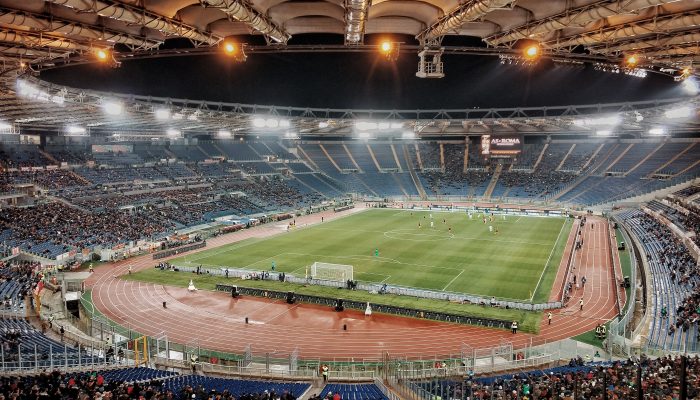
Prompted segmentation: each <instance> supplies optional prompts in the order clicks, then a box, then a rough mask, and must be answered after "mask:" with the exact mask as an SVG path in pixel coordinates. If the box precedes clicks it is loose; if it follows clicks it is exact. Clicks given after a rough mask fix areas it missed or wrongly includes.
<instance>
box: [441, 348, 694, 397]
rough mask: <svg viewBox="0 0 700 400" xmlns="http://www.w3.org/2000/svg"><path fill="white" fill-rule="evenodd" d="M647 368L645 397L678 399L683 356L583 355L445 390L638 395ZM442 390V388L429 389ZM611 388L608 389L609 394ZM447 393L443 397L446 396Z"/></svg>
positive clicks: (456, 393)
mask: <svg viewBox="0 0 700 400" xmlns="http://www.w3.org/2000/svg"><path fill="white" fill-rule="evenodd" d="M639 367H641V371H642V382H641V390H642V394H643V395H644V398H645V399H650V400H662V399H663V400H665V399H669V400H670V399H677V398H678V396H679V394H680V371H681V359H680V357H678V358H671V357H663V358H658V359H650V358H646V357H642V358H641V359H639V360H636V361H632V360H627V361H619V362H615V363H612V364H609V365H597V366H586V365H584V364H583V362H582V360H581V359H577V360H572V362H571V363H570V365H569V367H568V368H556V369H555V370H553V371H550V372H546V373H542V372H540V371H536V373H521V374H518V375H512V376H502V377H498V378H496V379H493V378H474V377H469V378H468V379H466V380H465V381H461V382H451V383H449V386H448V387H447V388H442V391H441V393H443V394H446V396H445V398H449V399H503V400H516V399H517V400H529V399H533V400H534V399H548V400H554V399H564V400H579V399H581V400H582V399H586V400H603V399H636V398H637V395H638V391H639V390H640V385H639V383H638V382H637V374H638V369H639ZM686 371H687V382H688V385H687V390H688V392H687V394H688V398H689V399H692V398H697V396H698V395H699V394H700V392H699V390H698V388H699V386H698V383H700V360H699V359H698V358H697V357H692V358H689V359H688V361H687V364H686ZM428 390H429V391H431V392H433V393H434V394H436V395H439V393H440V390H439V388H438V390H436V389H435V388H430V389H428ZM605 392H607V394H606V393H605ZM441 397H442V396H441Z"/></svg>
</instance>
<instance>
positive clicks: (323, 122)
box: [318, 121, 328, 129]
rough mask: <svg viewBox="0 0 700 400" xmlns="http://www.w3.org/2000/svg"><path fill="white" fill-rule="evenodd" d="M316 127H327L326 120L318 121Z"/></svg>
mask: <svg viewBox="0 0 700 400" xmlns="http://www.w3.org/2000/svg"><path fill="white" fill-rule="evenodd" d="M318 127H319V128H321V129H323V128H328V122H326V121H321V122H319V123H318Z"/></svg>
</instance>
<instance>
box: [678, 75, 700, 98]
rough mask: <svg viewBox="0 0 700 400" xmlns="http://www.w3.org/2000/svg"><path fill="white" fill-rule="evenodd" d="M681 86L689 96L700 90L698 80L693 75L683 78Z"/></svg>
mask: <svg viewBox="0 0 700 400" xmlns="http://www.w3.org/2000/svg"><path fill="white" fill-rule="evenodd" d="M681 88H683V91H684V92H685V93H687V94H689V95H691V96H695V95H696V94H698V92H699V91H700V87H699V86H698V81H697V80H696V79H695V78H693V77H689V78H686V79H684V80H683V82H681Z"/></svg>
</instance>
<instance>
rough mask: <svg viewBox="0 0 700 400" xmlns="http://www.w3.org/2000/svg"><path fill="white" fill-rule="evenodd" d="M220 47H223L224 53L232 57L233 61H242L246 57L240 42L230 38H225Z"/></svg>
mask: <svg viewBox="0 0 700 400" xmlns="http://www.w3.org/2000/svg"><path fill="white" fill-rule="evenodd" d="M222 48H223V49H224V54H226V55H227V56H228V57H231V58H233V59H234V60H235V61H238V62H243V61H245V60H246V58H247V56H246V54H245V51H244V50H243V45H242V44H240V43H236V42H234V41H232V40H226V41H224V44H223V45H222Z"/></svg>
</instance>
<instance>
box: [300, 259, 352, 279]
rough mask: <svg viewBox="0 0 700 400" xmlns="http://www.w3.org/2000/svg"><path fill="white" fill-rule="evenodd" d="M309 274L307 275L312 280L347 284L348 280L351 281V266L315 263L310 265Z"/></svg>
mask: <svg viewBox="0 0 700 400" xmlns="http://www.w3.org/2000/svg"><path fill="white" fill-rule="evenodd" d="M310 272H311V273H310V274H307V275H308V276H309V277H310V278H312V279H321V280H325V281H338V282H347V280H348V279H349V280H353V275H352V265H345V264H329V263H324V262H315V263H313V264H311V271H310Z"/></svg>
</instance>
